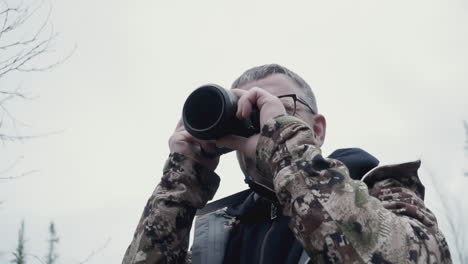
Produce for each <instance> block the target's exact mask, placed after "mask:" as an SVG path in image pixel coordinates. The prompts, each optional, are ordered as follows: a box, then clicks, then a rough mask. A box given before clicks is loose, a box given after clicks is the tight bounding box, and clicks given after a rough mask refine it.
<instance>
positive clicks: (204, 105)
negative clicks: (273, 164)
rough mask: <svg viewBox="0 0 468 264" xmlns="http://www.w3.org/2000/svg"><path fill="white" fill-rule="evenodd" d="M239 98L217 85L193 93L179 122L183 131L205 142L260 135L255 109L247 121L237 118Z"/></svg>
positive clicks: (258, 115)
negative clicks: (223, 138)
mask: <svg viewBox="0 0 468 264" xmlns="http://www.w3.org/2000/svg"><path fill="white" fill-rule="evenodd" d="M238 100H239V98H238V97H237V95H235V94H234V93H232V92H231V91H229V90H227V89H224V88H223V87H221V86H219V85H216V84H206V85H203V86H200V87H198V88H197V89H195V91H193V92H192V93H191V94H190V95H189V97H188V98H187V100H186V101H185V104H184V108H183V110H182V119H183V122H184V126H185V129H187V131H188V132H189V133H190V134H191V135H192V136H194V137H196V138H199V139H204V140H210V139H219V138H221V137H223V136H226V135H237V136H243V137H250V136H252V135H254V134H257V133H259V132H260V113H259V111H258V109H257V108H256V107H254V110H253V112H252V114H251V116H250V117H249V118H244V119H238V118H237V117H236V112H237V101H238Z"/></svg>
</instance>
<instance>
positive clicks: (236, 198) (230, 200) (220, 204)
mask: <svg viewBox="0 0 468 264" xmlns="http://www.w3.org/2000/svg"><path fill="white" fill-rule="evenodd" d="M250 193H252V190H250V189H247V190H244V191H242V192H238V193H235V194H233V195H229V196H228V197H225V198H223V199H220V200H217V201H214V202H212V203H209V204H207V205H206V206H205V207H203V208H202V209H199V210H197V213H196V215H205V214H209V213H212V212H214V211H216V210H219V209H221V208H224V207H227V206H231V205H235V204H237V203H241V202H243V201H244V200H245V198H247V196H249V194H250Z"/></svg>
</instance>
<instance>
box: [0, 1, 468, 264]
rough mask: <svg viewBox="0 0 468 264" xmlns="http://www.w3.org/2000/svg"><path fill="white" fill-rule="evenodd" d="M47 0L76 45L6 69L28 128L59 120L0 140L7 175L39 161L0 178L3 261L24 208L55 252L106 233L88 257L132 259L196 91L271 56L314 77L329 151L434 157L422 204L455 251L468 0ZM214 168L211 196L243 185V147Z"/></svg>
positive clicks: (384, 158) (398, 158) (16, 108)
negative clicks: (54, 242)
mask: <svg viewBox="0 0 468 264" xmlns="http://www.w3.org/2000/svg"><path fill="white" fill-rule="evenodd" d="M13 2H14V1H13ZM46 2H47V1H46ZM48 3H50V4H51V5H52V7H53V9H52V16H51V22H52V24H53V26H54V29H55V31H57V32H60V37H59V39H58V40H57V44H56V46H55V47H54V50H55V51H56V52H53V53H52V54H51V56H61V55H62V54H67V52H69V51H70V50H72V49H73V47H74V46H75V45H76V47H77V48H76V51H75V53H74V54H73V56H72V57H71V58H70V59H69V60H68V61H66V62H65V63H64V64H62V65H60V66H59V67H57V68H55V69H53V70H51V71H48V72H42V73H37V74H21V75H12V77H10V79H9V80H8V81H7V82H6V81H3V82H2V83H0V85H1V84H3V85H5V83H8V84H9V85H18V84H21V85H22V86H24V87H28V88H29V89H30V91H31V93H32V94H33V95H37V98H36V99H34V100H32V101H25V102H22V101H17V102H16V103H15V104H14V105H11V109H12V113H13V114H14V115H15V116H16V117H17V118H18V119H19V120H21V121H22V122H23V123H25V124H27V125H19V126H18V127H19V129H18V133H19V134H20V135H35V134H43V133H49V132H57V131H58V133H56V134H53V135H50V136H44V137H39V138H36V139H33V140H25V141H23V142H22V143H6V144H4V145H3V146H1V148H2V151H1V153H0V158H1V159H2V163H1V164H0V165H1V166H2V167H0V170H2V169H4V168H6V167H8V165H9V164H11V163H13V162H14V161H15V160H17V159H18V157H21V156H24V158H22V159H21V162H20V163H18V165H17V166H15V168H14V170H13V171H10V172H9V173H10V174H11V175H17V174H21V173H22V172H27V171H30V170H38V171H39V172H38V173H34V174H30V175H28V176H26V177H22V178H19V179H16V180H12V181H1V182H0V200H3V201H4V202H3V203H2V204H1V205H0V223H1V224H0V238H1V239H0V251H1V252H2V254H1V255H0V261H1V262H6V261H8V260H10V259H11V254H10V252H11V251H12V250H13V249H14V247H15V245H16V239H17V229H18V227H19V225H20V221H21V219H24V220H25V223H26V237H27V239H28V244H27V246H28V249H29V250H30V252H32V253H33V254H37V255H39V256H43V255H44V254H45V251H46V244H45V240H46V238H47V236H46V235H47V227H48V223H49V221H51V220H53V221H55V223H56V225H57V231H58V234H59V236H60V238H61V240H60V243H59V254H60V261H59V263H78V262H79V261H82V260H84V259H85V258H86V257H87V256H88V255H89V254H90V253H92V252H93V251H95V250H98V249H99V248H101V247H102V246H103V245H105V244H106V241H108V239H109V238H110V242H109V243H108V244H107V246H106V247H105V248H104V249H103V250H101V251H99V252H98V254H96V255H95V256H94V257H93V258H91V259H90V261H89V262H88V263H91V264H92V263H120V261H121V259H122V256H123V254H124V251H125V249H126V247H127V246H128V244H129V243H130V241H131V238H132V234H133V231H134V229H135V227H136V224H137V223H138V220H139V217H140V214H141V212H142V209H143V207H144V205H145V203H146V200H147V198H148V197H149V196H150V194H151V193H152V191H153V189H154V187H155V186H156V184H157V183H158V181H159V178H160V176H161V174H162V173H161V172H162V167H163V164H164V161H165V159H166V157H167V155H168V154H169V153H168V147H167V140H168V138H169V136H170V134H171V133H172V131H173V129H174V127H175V125H176V123H177V121H178V119H179V118H180V115H181V109H182V104H183V102H184V100H185V98H186V97H187V95H188V94H189V93H190V92H191V91H192V90H193V89H194V88H196V87H198V86H200V85H202V84H205V83H217V84H220V85H222V86H225V87H228V86H230V85H231V83H232V81H233V80H234V79H235V78H236V77H237V76H238V75H239V74H241V73H242V72H243V71H244V70H246V69H248V68H250V67H253V66H256V65H261V64H266V63H279V64H282V65H284V66H287V67H288V68H290V69H291V70H293V71H295V72H296V73H298V74H299V75H301V76H302V77H303V78H304V79H306V80H307V81H308V82H309V84H310V85H311V86H312V87H313V90H314V91H315V93H316V95H317V99H318V107H319V111H320V112H321V113H323V114H324V115H325V117H326V118H327V126H328V127H327V138H326V143H325V145H324V147H323V152H324V153H325V154H329V153H331V152H332V151H333V150H335V149H337V148H343V147H360V148H363V149H365V150H367V151H368V152H370V153H371V154H373V155H375V156H376V157H377V158H378V159H380V161H381V164H391V163H396V162H405V161H410V160H416V159H422V163H423V165H422V168H421V169H420V177H421V178H422V180H423V183H424V184H425V185H426V204H427V206H428V207H429V208H431V209H432V210H433V211H434V212H435V213H436V215H437V216H438V220H439V225H440V227H441V228H442V229H443V230H444V232H445V234H446V236H447V238H448V239H449V245H450V246H451V249H452V251H454V250H455V248H454V244H453V236H452V234H451V233H449V229H448V225H447V218H446V215H445V211H444V209H443V207H442V205H441V203H440V201H439V197H438V196H437V194H436V192H435V188H438V190H439V191H440V192H443V193H445V195H446V197H447V199H448V201H449V202H450V204H451V205H455V204H456V202H457V200H458V201H462V200H461V199H462V198H463V193H464V192H465V191H464V190H465V188H466V186H468V182H467V181H468V177H463V169H467V170H468V168H467V167H468V166H467V157H466V155H465V154H464V151H463V144H464V142H465V137H464V129H463V123H462V120H468V108H467V107H466V106H467V102H468V89H467V87H468V49H467V47H468V16H467V13H468V4H467V3H466V1H461V0H460V1H448V0H437V1H436V0H434V1H430V0H424V1H423V0H420V1H407V0H404V1H403V0H394V1H375V0H362V1H344V0H343V1H310V0H309V1H287V2H286V1H271V0H269V1H267V0H265V1H259V0H258V1H215V0H210V1H154V0H139V1H123V0H119V1H118V0H105V1H104V0H101V1H92V0H81V1H72V0H52V1H49V2H48ZM41 12H44V13H47V8H45V9H44V10H43V11H41ZM35 26H37V25H31V29H33V28H34V27H35ZM2 56H4V54H2V53H0V59H1V57H2ZM50 58H51V57H49V58H48V59H46V58H44V61H38V62H35V63H38V64H40V63H47V62H48V61H50ZM217 173H218V174H219V175H220V176H221V178H222V181H221V186H220V188H219V190H218V192H217V194H216V197H215V199H218V198H222V197H224V196H226V195H229V194H232V193H235V192H238V191H241V190H243V189H245V188H247V186H246V185H245V184H244V183H243V176H242V175H241V172H240V170H239V169H238V165H237V163H236V160H235V157H234V156H233V155H227V156H226V157H223V158H222V161H221V164H220V166H219V167H218V169H217ZM431 174H432V175H433V178H431V177H430V175H431ZM434 183H435V184H434ZM463 210H464V211H466V210H468V205H467V204H466V203H465V205H462V207H460V208H459V209H458V212H461V213H462V211H463ZM464 219H466V220H467V221H468V217H466V216H465V218H464ZM460 232H461V231H460ZM466 232H467V231H465V234H466ZM31 263H34V262H31Z"/></svg>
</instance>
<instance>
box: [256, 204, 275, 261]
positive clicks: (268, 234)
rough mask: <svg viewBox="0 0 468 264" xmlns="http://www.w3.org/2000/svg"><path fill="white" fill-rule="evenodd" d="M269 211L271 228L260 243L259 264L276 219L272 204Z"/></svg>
mask: <svg viewBox="0 0 468 264" xmlns="http://www.w3.org/2000/svg"><path fill="white" fill-rule="evenodd" d="M270 209H271V214H270V217H271V221H272V223H271V226H270V228H269V229H268V231H267V232H266V234H265V237H264V238H263V241H262V248H261V250H260V262H259V263H260V264H263V256H264V255H265V245H266V242H267V240H268V237H269V236H270V233H271V231H272V230H273V229H274V227H275V223H276V221H275V218H276V217H277V214H276V210H277V209H276V206H275V205H274V204H271V207H270Z"/></svg>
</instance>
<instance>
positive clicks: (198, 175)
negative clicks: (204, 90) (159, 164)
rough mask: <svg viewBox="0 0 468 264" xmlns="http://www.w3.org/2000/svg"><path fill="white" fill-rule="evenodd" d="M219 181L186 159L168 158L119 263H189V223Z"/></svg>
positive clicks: (176, 155) (209, 197)
mask: <svg viewBox="0 0 468 264" xmlns="http://www.w3.org/2000/svg"><path fill="white" fill-rule="evenodd" d="M219 181H220V180H219V177H218V176H217V175H216V174H215V173H214V172H213V171H210V170H208V169H206V168H205V167H203V166H201V165H200V164H199V163H197V162H195V161H194V160H192V159H190V158H188V157H187V156H184V155H182V154H178V153H172V154H170V156H169V158H168V160H167V162H166V164H165V166H164V170H163V176H162V178H161V182H160V183H159V184H158V185H157V186H156V189H155V190H154V192H153V194H152V195H151V197H150V198H149V199H148V202H147V204H146V206H145V209H144V211H143V215H142V216H141V219H140V222H139V223H138V226H137V229H136V231H135V234H134V236H133V241H132V243H131V244H130V246H129V247H128V249H127V251H126V253H125V256H124V259H123V262H122V263H123V264H137V263H140V264H143V263H144V264H150V263H151V264H153V263H189V262H190V257H189V254H187V248H188V244H189V236H190V228H191V225H192V220H193V218H194V216H195V212H196V210H197V208H203V206H205V204H206V203H207V201H208V200H211V199H212V198H213V196H214V194H215V192H216V190H217V189H218V186H219Z"/></svg>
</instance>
